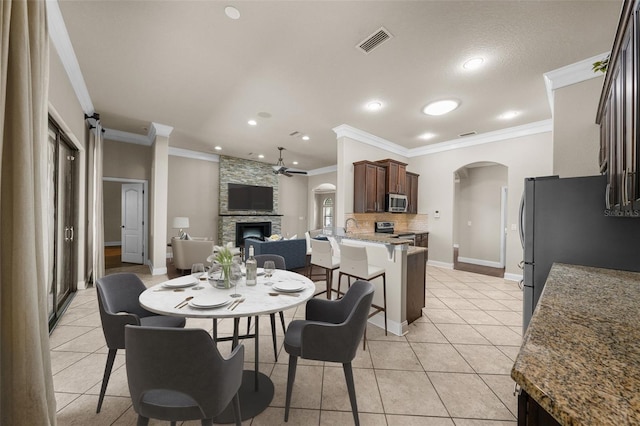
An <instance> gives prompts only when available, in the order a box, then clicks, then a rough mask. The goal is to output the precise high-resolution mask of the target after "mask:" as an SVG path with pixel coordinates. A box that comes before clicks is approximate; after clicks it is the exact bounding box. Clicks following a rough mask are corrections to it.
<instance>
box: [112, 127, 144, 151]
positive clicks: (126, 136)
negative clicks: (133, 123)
mask: <svg viewBox="0 0 640 426" xmlns="http://www.w3.org/2000/svg"><path fill="white" fill-rule="evenodd" d="M104 138H105V139H109V140H112V141H117V142H126V143H134V144H136V145H144V146H151V144H152V143H153V139H151V138H150V137H149V135H139V134H137V133H130V132H123V131H122V130H114V129H107V128H106V127H105V128H104Z"/></svg>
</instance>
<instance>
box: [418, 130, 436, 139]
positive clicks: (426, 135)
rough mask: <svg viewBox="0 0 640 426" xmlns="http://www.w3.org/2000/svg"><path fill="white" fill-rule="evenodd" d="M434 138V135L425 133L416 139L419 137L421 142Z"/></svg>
mask: <svg viewBox="0 0 640 426" xmlns="http://www.w3.org/2000/svg"><path fill="white" fill-rule="evenodd" d="M435 136H436V135H435V134H434V133H430V132H427V133H423V134H421V135H420V136H418V137H419V138H420V139H422V140H425V141H427V140H429V139H433V138H434V137H435Z"/></svg>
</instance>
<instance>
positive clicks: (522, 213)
mask: <svg viewBox="0 0 640 426" xmlns="http://www.w3.org/2000/svg"><path fill="white" fill-rule="evenodd" d="M518 217H519V218H520V243H521V244H522V248H523V249H524V191H522V198H520V211H519V212H518Z"/></svg>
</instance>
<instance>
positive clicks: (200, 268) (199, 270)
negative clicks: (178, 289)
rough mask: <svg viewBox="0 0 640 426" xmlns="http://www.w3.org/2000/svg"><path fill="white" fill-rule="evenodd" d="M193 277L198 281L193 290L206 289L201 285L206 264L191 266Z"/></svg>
mask: <svg viewBox="0 0 640 426" xmlns="http://www.w3.org/2000/svg"><path fill="white" fill-rule="evenodd" d="M191 275H192V276H193V277H194V278H195V279H196V280H197V281H198V284H197V285H196V286H195V287H193V290H202V289H203V288H204V287H203V286H201V285H200V277H202V276H203V275H204V264H202V263H194V264H193V266H191Z"/></svg>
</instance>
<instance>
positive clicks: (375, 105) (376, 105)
mask: <svg viewBox="0 0 640 426" xmlns="http://www.w3.org/2000/svg"><path fill="white" fill-rule="evenodd" d="M367 109H368V110H369V111H378V110H380V109H382V102H380V101H371V102H369V103H368V104H367Z"/></svg>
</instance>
